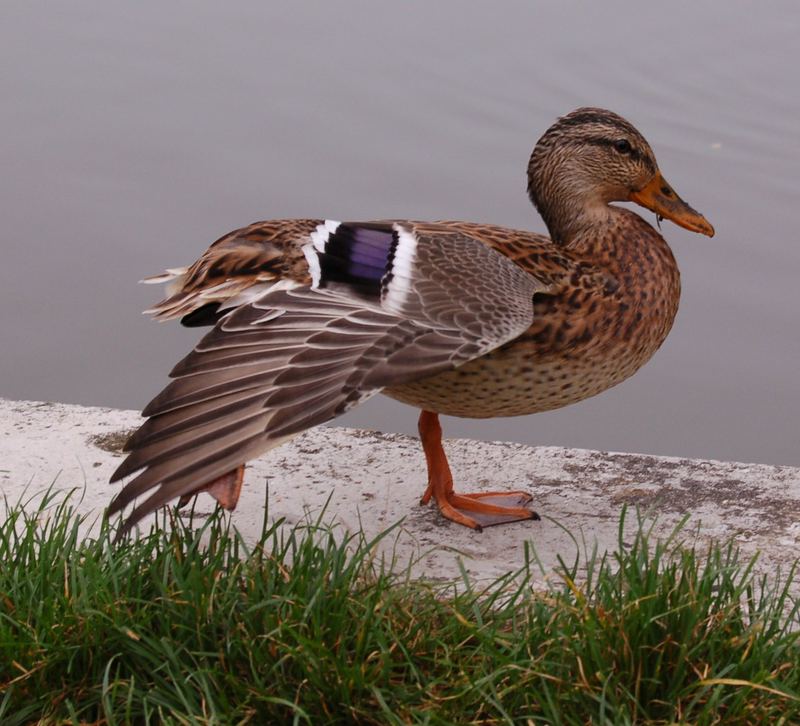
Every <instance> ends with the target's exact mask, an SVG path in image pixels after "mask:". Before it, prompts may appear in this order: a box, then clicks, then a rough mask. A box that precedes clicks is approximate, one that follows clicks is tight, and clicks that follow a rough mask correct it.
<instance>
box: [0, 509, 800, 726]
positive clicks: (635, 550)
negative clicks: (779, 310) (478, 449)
mask: <svg viewBox="0 0 800 726" xmlns="http://www.w3.org/2000/svg"><path fill="white" fill-rule="evenodd" d="M26 509H28V510H30V511H26ZM624 516H625V515H624V513H623V518H624ZM622 524H623V522H622V521H621V522H620V551H619V552H618V553H617V554H616V555H613V556H610V557H609V558H601V557H598V556H597V555H596V554H592V553H589V555H588V558H587V561H586V562H584V563H583V566H584V567H585V568H586V572H588V576H586V575H585V574H584V575H582V578H581V584H579V583H578V582H577V581H576V568H574V567H571V566H566V565H565V564H563V563H562V566H561V568H560V571H559V573H558V578H557V582H558V584H554V585H550V586H548V587H546V589H544V590H543V589H542V588H543V587H544V586H543V585H542V584H541V583H542V578H541V575H540V573H538V570H537V567H536V559H535V553H534V552H533V550H532V549H530V548H528V549H526V551H525V552H521V553H520V559H521V560H523V562H522V564H521V567H520V569H519V570H518V571H517V572H515V573H509V575H508V576H506V577H504V578H502V579H500V580H498V581H497V582H495V583H493V584H492V585H490V586H488V587H480V588H478V587H477V586H475V585H474V584H473V583H470V582H469V580H468V579H467V578H466V576H465V575H463V574H462V579H461V581H460V582H459V583H458V587H454V586H450V587H443V586H441V585H438V586H437V585H433V584H430V583H428V584H426V583H422V582H417V581H413V580H411V579H410V578H409V577H408V575H407V573H401V574H392V573H391V572H390V571H389V568H388V566H387V567H384V566H383V564H382V562H381V560H380V558H379V557H378V556H377V545H378V540H372V541H367V540H365V539H364V538H363V537H362V536H359V535H353V536H349V537H348V536H343V535H341V534H338V535H337V533H336V532H335V531H333V530H331V529H329V528H327V527H325V526H324V525H323V524H322V523H321V522H319V521H316V522H310V523H308V524H306V525H305V526H302V527H298V528H295V529H294V530H284V529H281V528H279V527H277V526H273V525H267V524H266V523H265V525H264V529H263V532H262V534H261V537H260V540H259V541H258V542H257V543H256V544H255V545H250V546H248V545H246V543H245V542H244V541H243V540H242V538H241V537H240V536H239V534H238V533H237V532H236V531H235V530H233V529H231V528H230V527H229V526H228V525H227V524H226V520H225V518H224V517H222V516H217V515H215V516H212V517H211V518H210V519H208V520H206V521H204V522H203V523H202V526H200V527H199V528H194V527H193V526H192V525H191V523H190V524H188V525H187V524H183V523H182V522H181V521H180V520H177V519H175V520H174V521H173V519H172V518H170V519H169V520H167V516H166V515H165V517H164V518H163V519H162V521H161V522H160V525H159V528H157V529H154V530H153V531H151V532H150V533H149V534H148V535H145V536H143V537H141V538H140V539H138V540H134V541H125V542H122V543H121V544H119V545H114V544H112V539H113V531H111V530H110V528H109V526H108V525H104V526H103V528H102V531H101V532H100V534H99V535H98V536H97V537H96V538H94V539H88V540H84V539H83V538H82V537H81V536H80V534H79V525H80V518H79V517H78V516H77V515H76V514H75V512H74V510H73V508H72V507H71V505H70V500H69V497H67V498H61V499H59V498H57V497H55V496H54V495H52V494H51V495H49V496H48V497H45V499H44V500H43V502H42V503H41V504H39V505H36V506H31V505H30V503H29V506H28V507H25V506H23V505H22V504H17V505H13V506H12V505H8V504H6V511H5V517H4V522H3V523H2V524H0V563H2V568H1V569H0V723H2V724H4V725H7V726H12V725H14V724H25V723H36V722H41V723H48V724H61V723H76V724H77V723H101V724H123V723H174V724H206V723H208V724H211V723H221V724H237V723H253V724H263V723H281V724H283V723H298V724H305V723H309V724H320V723H342V724H344V723H365V724H372V723H375V724H378V723H379V724H401V723H403V724H404V723H428V724H451V723H452V724H468V723H508V724H511V723H522V724H525V723H531V724H539V723H548V724H586V723H597V724H615V725H617V724H627V723H663V724H667V723H693V724H714V723H724V724H736V723H771V724H781V723H785V724H789V723H799V722H800V668H797V667H796V665H797V663H798V658H799V657H800V648H799V647H798V627H797V626H798V624H800V623H798V612H797V607H796V606H795V605H794V604H793V602H792V601H791V598H790V596H789V594H788V588H789V585H790V583H791V578H792V576H793V572H794V571H793V570H792V571H791V572H789V573H788V576H787V577H785V578H783V579H782V584H780V583H779V582H777V581H772V580H769V579H767V578H759V577H757V576H756V575H755V574H754V570H753V562H752V561H741V560H740V559H739V557H738V555H737V552H736V550H735V548H734V547H733V546H731V545H719V546H714V547H711V548H710V549H708V550H707V551H703V552H700V551H697V550H696V549H693V548H692V547H690V546H686V545H684V544H682V543H681V541H680V534H679V533H678V532H677V531H676V533H675V534H674V535H673V537H671V538H669V539H667V540H665V541H653V538H652V536H651V534H650V532H649V531H648V528H647V526H646V523H644V522H640V526H639V531H638V533H637V534H636V535H635V536H634V537H633V538H632V540H631V541H630V543H629V544H627V545H626V544H624V542H623V538H622ZM391 536H393V533H392V531H391V530H390V531H389V532H387V533H384V535H382V537H391ZM378 539H380V538H378Z"/></svg>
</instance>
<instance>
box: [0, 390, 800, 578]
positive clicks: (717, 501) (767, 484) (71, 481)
mask: <svg viewBox="0 0 800 726" xmlns="http://www.w3.org/2000/svg"><path fill="white" fill-rule="evenodd" d="M140 421H141V419H140V417H139V415H138V413H137V412H135V411H119V410H112V409H104V408H85V407H81V406H72V405H65V404H60V403H37V402H26V401H8V400H3V399H0V491H1V492H2V493H3V494H4V495H5V496H6V498H7V500H8V501H9V502H12V503H13V502H16V501H17V500H18V499H19V498H20V497H21V496H22V495H23V492H24V491H27V495H26V496H30V495H32V494H34V493H37V492H41V491H42V490H44V489H46V488H47V487H48V486H49V485H50V484H51V483H53V482H54V481H55V482H56V485H57V487H58V488H61V489H69V488H72V487H79V488H83V487H85V495H84V497H83V501H82V503H81V505H80V507H79V510H80V511H82V512H91V513H96V514H97V515H100V514H101V513H102V511H103V509H104V507H105V506H106V505H107V504H108V502H109V501H110V499H111V497H112V495H113V494H114V492H115V491H116V490H117V488H118V487H117V485H111V484H109V483H108V478H109V476H110V475H111V472H112V471H113V470H114V468H115V467H116V466H117V464H118V463H119V461H120V457H121V453H120V447H121V445H122V443H123V442H124V440H125V438H126V436H127V434H128V433H129V432H130V431H131V429H133V428H134V427H136V426H137V425H138V424H139V422H140ZM445 433H446V432H445ZM446 449H447V451H448V454H449V458H450V463H451V466H452V469H453V473H454V476H455V478H456V486H457V489H461V490H463V491H469V490H480V489H489V488H495V489H502V488H508V489H525V490H529V491H530V492H531V493H532V494H533V496H534V503H535V508H536V510H537V511H538V512H539V513H540V514H541V515H542V521H540V522H530V523H527V522H526V523H517V524H512V525H506V526H502V527H494V528H489V529H486V530H484V532H483V533H476V532H472V531H470V530H467V529H465V528H463V527H460V526H458V525H455V524H452V523H451V522H448V521H447V520H445V519H443V518H442V517H441V516H440V515H439V514H438V512H437V511H435V509H433V508H431V507H421V506H419V504H418V499H419V496H420V495H421V493H422V491H423V489H424V485H425V462H424V458H423V455H422V451H421V449H420V447H419V444H418V441H417V440H416V439H414V438H410V437H407V436H402V435H395V434H390V435H386V434H380V433H376V432H372V431H358V430H352V429H338V428H318V429H315V430H313V431H309V432H307V433H306V434H304V435H302V436H300V437H298V438H296V439H294V440H293V441H291V442H289V443H288V444H285V445H284V446H283V447H281V448H279V449H276V450H274V451H272V452H269V453H268V454H266V455H265V456H262V457H261V458H259V459H258V460H256V461H254V462H252V464H251V465H250V466H249V467H248V469H247V474H246V477H245V484H244V489H243V492H242V498H241V500H240V502H239V507H238V508H237V510H236V511H235V512H234V513H233V514H232V516H233V521H234V524H235V526H236V527H238V529H239V530H240V531H241V532H242V533H243V534H244V535H245V536H247V537H252V538H255V537H257V535H258V533H259V531H260V529H261V522H262V519H263V511H264V504H265V482H266V480H267V479H268V480H269V515H270V517H285V519H286V522H287V523H288V524H294V523H297V522H302V521H303V520H304V519H305V518H306V517H307V516H308V514H309V513H311V514H312V515H314V514H316V513H319V511H320V509H321V507H322V506H323V505H324V504H325V502H326V501H327V500H328V498H329V496H331V495H332V497H331V500H330V503H329V506H328V511H327V513H326V520H327V521H330V522H335V523H337V524H340V525H342V526H343V527H344V528H346V529H348V530H351V531H355V530H357V529H358V528H359V527H363V530H364V532H365V533H366V534H367V535H368V536H372V535H375V534H377V533H378V532H380V531H381V530H383V529H385V528H387V527H388V526H389V525H391V524H394V523H395V522H397V521H399V520H401V519H402V520H403V524H402V529H401V530H400V532H399V536H398V537H396V538H389V540H387V541H386V545H385V547H386V548H387V549H393V550H394V553H395V555H396V556H397V559H398V563H401V564H404V563H406V562H408V561H409V559H411V558H416V559H417V560H418V561H417V563H416V565H415V566H414V572H415V573H416V574H418V575H423V576H425V577H428V578H435V579H445V580H450V579H454V578H457V577H458V573H459V570H458V566H457V562H456V557H457V556H460V557H461V558H462V559H463V562H464V565H465V567H466V569H467V570H468V571H469V572H470V573H471V574H472V575H473V576H475V577H477V578H479V579H483V578H492V577H495V576H499V575H502V574H504V573H506V572H507V571H509V570H512V569H514V568H516V567H517V566H519V565H520V564H521V563H522V561H523V545H524V543H525V542H526V541H530V542H532V543H533V545H534V546H535V548H536V551H537V553H538V555H539V557H540V559H541V561H542V563H543V564H544V566H545V570H546V571H547V570H548V569H549V568H552V567H553V566H554V565H555V564H556V562H557V557H558V556H559V555H560V556H561V557H563V558H564V559H565V560H566V561H568V562H572V561H574V559H575V557H576V554H578V550H577V548H576V542H575V540H573V537H575V538H576V539H577V541H578V542H579V543H580V547H581V548H583V546H584V544H583V543H584V542H585V544H586V545H588V546H589V547H591V546H592V545H593V544H594V543H596V544H597V545H598V547H599V548H600V550H601V551H603V550H605V549H609V550H613V549H614V548H615V547H616V543H617V534H618V524H619V516H620V512H621V509H622V506H623V505H624V504H628V505H631V507H632V509H634V508H635V507H639V508H640V510H641V511H643V512H650V513H653V514H655V515H657V522H656V525H655V532H656V533H658V534H661V535H667V534H668V533H669V532H670V531H671V530H672V528H673V527H674V525H675V524H676V523H677V522H678V521H679V520H680V519H681V517H683V515H684V514H690V515H691V518H690V520H689V523H688V525H687V529H686V530H685V534H684V536H685V538H687V539H690V540H691V539H694V538H697V539H698V540H699V541H701V542H703V541H705V540H708V539H728V538H733V539H734V540H735V542H736V543H737V544H738V545H740V546H741V549H742V551H743V553H744V554H752V553H755V552H757V551H758V552H760V553H761V560H760V568H761V569H764V570H774V568H776V567H777V566H779V565H781V566H782V567H783V568H784V569H785V568H786V566H787V565H788V564H789V563H790V562H791V561H792V560H793V559H795V558H797V557H798V556H800V469H796V468H791V467H779V466H764V465H756V464H737V463H726V462H715V461H698V460H689V459H678V458H662V457H652V456H640V455H636V454H618V453H605V452H597V451H585V450H575V449H562V448H556V447H538V448H531V447H528V446H523V445H520V444H509V443H497V442H495V443H489V442H483V441H469V440H450V441H447V442H446ZM26 487H27V490H26ZM212 505H213V500H212V499H211V498H210V497H208V496H207V495H201V500H200V502H199V503H198V506H197V511H199V512H201V513H202V512H205V513H207V512H210V511H211V510H212ZM147 524H148V523H147V520H145V522H144V525H145V526H147ZM628 524H629V526H628V528H627V531H630V530H631V529H632V528H633V526H634V524H635V512H634V511H633V510H632V511H631V512H630V516H629V523H628ZM569 533H571V534H572V536H570V534H569Z"/></svg>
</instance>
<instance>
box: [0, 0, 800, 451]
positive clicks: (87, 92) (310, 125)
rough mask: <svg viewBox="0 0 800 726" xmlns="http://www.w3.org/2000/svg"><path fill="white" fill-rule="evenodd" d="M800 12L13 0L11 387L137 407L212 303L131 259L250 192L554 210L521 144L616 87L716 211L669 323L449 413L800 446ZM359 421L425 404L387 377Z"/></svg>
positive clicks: (422, 210) (590, 438) (524, 429)
mask: <svg viewBox="0 0 800 726" xmlns="http://www.w3.org/2000/svg"><path fill="white" fill-rule="evenodd" d="M798 35H800V8H798V6H797V5H796V3H793V2H789V0H785V1H784V2H775V3H770V4H768V5H763V6H761V5H760V6H755V5H753V4H752V3H749V2H743V1H741V0H739V1H734V2H728V3H725V4H716V5H712V4H706V3H689V2H675V3H671V4H669V6H666V7H661V6H660V7H658V8H654V7H648V6H644V5H643V4H641V3H621V2H611V3H608V2H607V3H603V4H591V5H589V4H577V3H559V4H555V3H553V4H539V3H536V4H534V3H530V2H521V1H520V2H502V3H491V4H490V3H464V2H462V1H460V0H459V1H456V0H448V1H443V0H439V1H438V2H436V3H428V2H421V1H417V2H403V3H393V4H389V3H368V2H366V1H365V0H364V1H362V2H356V1H353V0H348V1H346V2H344V1H341V0H340V1H339V2H336V3H323V2H297V3H291V4H289V3H270V4H265V3H263V2H254V1H251V2H240V3H236V4H222V3H211V2H191V3H189V2H182V3H170V4H165V3H156V2H144V3H124V4H123V3H107V2H86V1H83V0H75V2H71V3H69V4H61V5H58V4H48V5H45V4H41V3H30V2H22V1H21V0H6V2H4V3H3V4H2V7H1V8H0V93H1V94H2V96H1V97H2V99H3V103H2V105H0V130H2V133H1V134H0V168H2V172H3V173H2V176H0V214H1V215H2V217H1V218H2V236H3V246H2V250H3V265H2V266H0V295H1V296H2V307H3V317H2V340H3V346H2V352H1V353H0V395H2V396H5V397H10V398H31V399H56V400H61V401H68V402H77V403H85V404H94V405H107V406H120V407H131V408H140V407H141V406H142V405H143V404H144V403H146V402H147V400H148V399H149V398H150V397H151V396H152V395H153V394H155V393H156V392H157V391H158V390H159V389H160V387H161V386H162V384H163V383H164V381H165V375H166V372H167V371H168V370H169V368H170V367H171V366H172V364H173V363H174V362H175V361H176V360H177V359H179V358H181V357H182V356H183V355H184V353H185V352H186V351H187V350H188V349H189V348H190V347H191V345H192V344H193V342H194V341H195V340H196V338H197V331H189V330H183V329H181V328H180V327H179V326H177V325H174V324H166V325H157V324H155V323H152V322H150V321H148V320H147V319H145V318H143V317H141V315H140V314H139V311H140V310H141V309H143V308H145V307H147V305H148V304H150V303H151V302H152V301H153V299H154V296H155V295H156V294H157V291H156V290H154V289H153V288H149V287H142V286H137V285H136V284H135V282H136V280H138V279H139V278H141V277H143V276H145V275H147V274H150V273H153V272H157V271H160V270H161V269H162V268H164V267H165V266H172V265H179V264H185V263H187V262H190V261H192V260H194V259H195V257H196V256H197V255H198V254H199V253H200V252H201V251H202V250H203V249H205V247H206V246H207V245H208V244H209V243H210V242H211V241H213V240H214V239H215V238H216V237H218V236H219V235H221V234H223V233H224V232H226V231H228V230H230V229H233V228H235V227H239V226H242V225H244V224H246V223H249V222H251V221H254V220H257V219H265V218H270V217H291V216H326V217H331V218H335V219H370V218H397V217H411V218H418V219H436V218H463V219H469V220H475V221H485V222H493V223H498V224H505V225H508V226H511V227H523V228H529V229H533V230H536V231H544V226H543V224H542V222H541V220H540V219H539V218H538V216H537V215H536V213H535V211H534V210H533V209H532V208H531V207H530V206H529V204H528V201H527V198H526V195H525V168H526V164H527V159H528V155H529V153H530V150H531V148H532V146H533V144H534V142H535V141H536V139H537V138H538V136H539V135H540V134H541V133H542V132H543V131H544V129H545V128H547V126H548V125H549V124H550V123H551V122H552V121H553V120H554V119H555V117H557V116H559V115H561V114H563V113H566V112H568V111H569V110H571V109H573V108H575V107H577V106H581V105H599V106H605V107H607V108H610V109H613V110H615V111H617V112H619V113H621V114H623V115H624V116H626V117H627V118H629V119H630V120H631V121H633V122H634V123H635V124H636V125H637V126H638V127H639V129H640V130H641V131H642V132H643V133H644V134H645V135H646V136H647V138H648V139H649V141H650V142H651V144H652V146H653V147H654V149H655V151H656V154H657V156H658V159H659V163H660V165H661V168H662V170H663V172H664V174H665V176H666V178H667V179H669V181H670V182H671V183H672V185H673V186H674V187H675V188H676V189H677V190H678V192H679V193H680V194H681V195H682V196H683V197H684V198H685V199H687V200H688V201H689V202H690V203H691V204H692V205H693V206H695V207H696V208H697V209H699V210H701V211H702V212H703V213H704V214H705V215H706V216H707V217H708V219H709V220H710V221H711V222H712V223H713V224H714V225H715V227H716V229H717V236H716V237H715V238H714V239H711V240H709V239H707V238H704V237H699V236H697V235H692V234H691V233H688V232H685V231H684V230H681V229H679V228H677V227H675V226H674V225H671V224H669V223H665V225H664V234H665V236H666V237H667V239H668V240H669V242H670V243H671V245H672V247H673V249H674V251H675V254H676V257H677V258H678V262H679V264H680V266H681V270H682V274H683V285H684V294H683V299H682V303H681V310H680V313H679V315H678V319H677V321H676V325H675V328H674V330H673V332H672V334H671V335H670V337H669V338H668V340H667V342H666V343H665V345H664V347H663V348H662V350H661V351H659V353H658V354H657V355H656V357H655V358H654V359H653V361H651V362H650V363H649V364H648V365H647V366H646V367H645V368H644V369H642V370H641V371H640V372H639V373H638V374H637V375H636V376H634V377H633V378H632V379H630V380H629V381H627V382H625V383H623V384H622V385H620V386H618V387H616V388H614V389H612V390H610V391H608V392H606V393H604V394H602V395H601V396H598V397H596V398H594V399H591V400H588V401H586V402H583V403H581V404H577V405H575V406H572V407H570V408H568V409H565V410H562V411H557V412H553V413H547V414H540V415H537V416H530V417H524V418H518V419H504V420H494V421H478V422H475V421H462V420H457V419H450V420H448V421H446V422H445V430H446V434H447V435H449V436H471V437H475V438H486V439H507V440H516V441H520V442H525V443H531V444H559V445H565V446H581V447H588V448H599V449H611V450H625V451H639V452H647V453H656V454H671V455H680V456H697V457H710V458H719V459H735V460H744V461H760V462H768V463H782V464H795V465H800V447H798V436H799V435H798V431H800V413H798V394H799V393H800V383H798V378H799V377H798V372H800V332H799V326H798V310H800V286H798V283H797V280H798V276H799V273H800V240H798V233H797V222H796V219H795V212H796V209H797V206H798V203H800V180H798V170H799V169H800V133H799V131H798V128H799V127H798V122H797V119H798V118H800V99H799V98H798V84H797V68H798V67H800V44H798V42H797V38H798ZM649 218H650V219H651V220H652V215H649ZM341 423H344V424H348V425H357V426H364V427H370V428H379V429H384V430H397V431H407V432H413V431H414V430H415V425H416V413H415V412H414V411H413V410H412V409H410V408H407V407H405V406H403V405H401V404H399V403H395V402H393V401H390V400H388V399H385V398H382V397H378V398H376V399H373V400H372V401H371V402H369V403H367V404H366V405H364V406H363V407H362V408H361V409H358V410H356V411H354V412H352V413H351V414H349V415H348V416H346V417H345V418H343V419H341Z"/></svg>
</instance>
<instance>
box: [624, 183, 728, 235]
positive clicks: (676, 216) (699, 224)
mask: <svg viewBox="0 0 800 726" xmlns="http://www.w3.org/2000/svg"><path fill="white" fill-rule="evenodd" d="M629 199H630V200H631V201H632V202H636V203H637V204H641V205H642V206H643V207H645V208H646V209H649V210H650V211H651V212H655V213H656V214H657V215H658V216H659V217H664V219H669V220H670V221H672V222H675V224H677V225H679V226H680V227H683V228H684V229H689V230H691V231H692V232H699V233H700V234H705V235H708V236H709V237H713V236H714V228H713V227H712V226H711V225H710V224H709V223H708V221H707V220H706V218H705V217H704V216H703V215H702V214H700V212H695V210H694V209H692V208H691V207H690V206H689V205H688V204H687V203H686V202H684V201H683V199H681V198H680V197H679V196H678V195H677V194H676V193H675V190H674V189H673V188H672V187H671V186H670V185H669V184H667V182H666V180H665V179H664V177H663V176H661V172H660V171H659V172H656V175H655V176H654V177H653V178H652V179H651V180H650V182H648V183H647V184H646V185H645V186H644V187H643V188H642V189H640V190H639V191H638V192H631V195H630V197H629Z"/></svg>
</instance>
